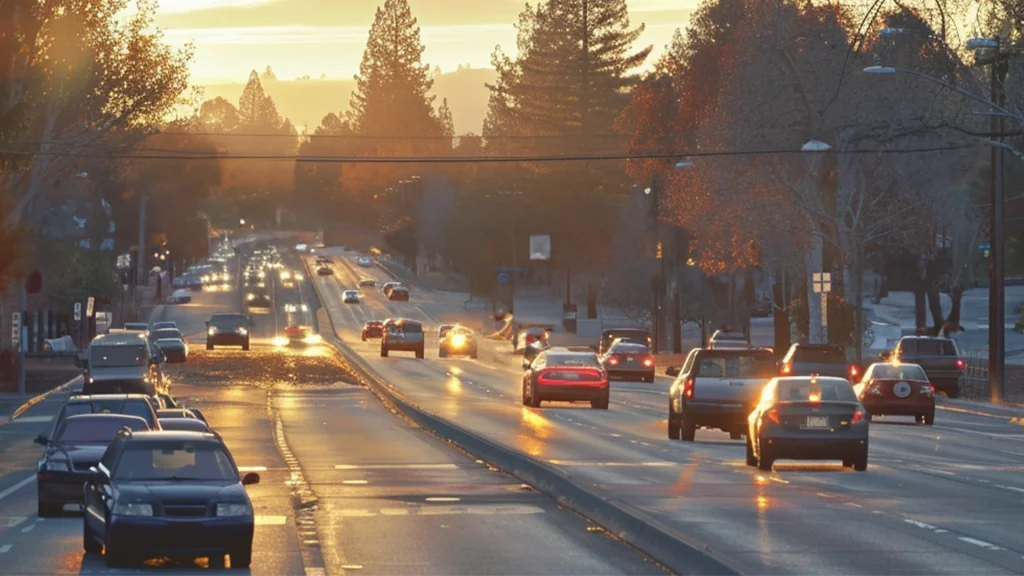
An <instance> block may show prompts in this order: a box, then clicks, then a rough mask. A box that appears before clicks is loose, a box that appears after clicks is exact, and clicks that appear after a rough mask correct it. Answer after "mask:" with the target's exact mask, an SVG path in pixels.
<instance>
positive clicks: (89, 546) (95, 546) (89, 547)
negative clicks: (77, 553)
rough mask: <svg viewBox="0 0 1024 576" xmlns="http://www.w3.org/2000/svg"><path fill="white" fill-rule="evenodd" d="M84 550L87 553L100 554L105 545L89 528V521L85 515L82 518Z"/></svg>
mask: <svg viewBox="0 0 1024 576" xmlns="http://www.w3.org/2000/svg"><path fill="white" fill-rule="evenodd" d="M82 550H84V551H85V553H86V554H99V553H100V552H102V551H103V545H102V544H100V543H99V542H98V541H97V540H96V538H94V537H93V534H92V530H90V529H89V521H88V520H86V519H85V517H84V516H83V518H82Z"/></svg>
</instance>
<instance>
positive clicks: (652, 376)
mask: <svg viewBox="0 0 1024 576" xmlns="http://www.w3.org/2000/svg"><path fill="white" fill-rule="evenodd" d="M644 382H648V383H650V382H654V374H651V375H650V376H647V377H645V378H644Z"/></svg>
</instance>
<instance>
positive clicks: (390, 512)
mask: <svg viewBox="0 0 1024 576" xmlns="http://www.w3.org/2000/svg"><path fill="white" fill-rule="evenodd" d="M543 513H544V509H543V508H539V507H537V506H517V505H497V506H489V505H480V506H410V507H406V508H381V509H380V510H367V509H365V508H363V509H360V508H344V509H341V510H334V511H333V512H332V514H336V515H338V516H341V517H345V518H371V517H375V516H456V515H474V516H476V515H479V516H525V515H530V514H543Z"/></svg>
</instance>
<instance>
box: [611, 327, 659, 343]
mask: <svg viewBox="0 0 1024 576" xmlns="http://www.w3.org/2000/svg"><path fill="white" fill-rule="evenodd" d="M616 338H629V339H630V340H636V341H638V342H650V341H651V335H650V334H649V333H648V332H647V331H646V330H609V331H608V332H605V334H604V336H603V338H602V339H603V340H604V344H605V346H608V345H610V344H611V343H612V341H613V340H615V339H616Z"/></svg>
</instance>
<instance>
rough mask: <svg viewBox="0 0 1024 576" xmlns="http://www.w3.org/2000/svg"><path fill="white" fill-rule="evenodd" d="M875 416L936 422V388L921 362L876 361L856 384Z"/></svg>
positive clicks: (869, 414)
mask: <svg viewBox="0 0 1024 576" xmlns="http://www.w3.org/2000/svg"><path fill="white" fill-rule="evenodd" d="M853 389H854V391H855V392H856V393H857V399H858V400H860V401H861V403H862V404H864V408H865V409H866V410H867V411H868V418H869V419H870V418H871V417H872V416H883V415H884V416H913V417H914V419H915V420H916V421H917V423H918V424H924V425H926V426H931V425H932V424H934V423H935V387H934V386H932V384H931V383H930V382H929V381H928V376H927V375H926V374H925V371H924V369H923V368H922V367H921V366H919V365H917V364H903V363H899V364H889V363H881V362H880V363H876V364H872V365H870V366H868V369H867V370H865V371H864V378H862V379H861V381H860V382H859V383H858V384H857V385H855V386H854V387H853Z"/></svg>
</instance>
